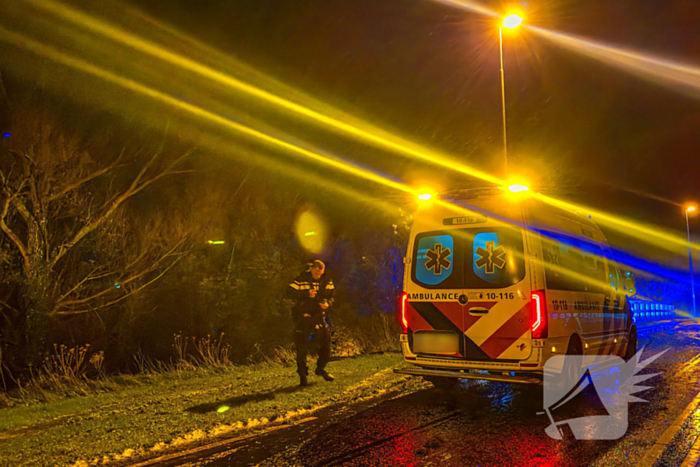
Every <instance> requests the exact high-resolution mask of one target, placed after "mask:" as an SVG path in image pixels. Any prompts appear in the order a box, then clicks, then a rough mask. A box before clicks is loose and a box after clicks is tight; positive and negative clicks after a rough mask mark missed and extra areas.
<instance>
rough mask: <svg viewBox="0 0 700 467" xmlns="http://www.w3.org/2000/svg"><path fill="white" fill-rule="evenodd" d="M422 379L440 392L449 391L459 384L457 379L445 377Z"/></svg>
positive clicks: (426, 377)
mask: <svg viewBox="0 0 700 467" xmlns="http://www.w3.org/2000/svg"><path fill="white" fill-rule="evenodd" d="M423 379H425V380H426V381H429V382H430V383H431V384H432V385H433V386H435V387H436V388H437V389H439V390H440V391H450V390H452V388H454V387H455V386H457V383H459V379H457V378H447V377H445V376H424V377H423Z"/></svg>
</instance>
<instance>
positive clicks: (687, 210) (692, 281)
mask: <svg viewBox="0 0 700 467" xmlns="http://www.w3.org/2000/svg"><path fill="white" fill-rule="evenodd" d="M695 209H696V208H695V206H688V207H687V208H685V230H686V232H687V233H688V260H689V262H690V290H691V292H692V293H693V318H697V316H698V315H697V311H696V309H695V278H694V277H693V247H692V244H691V243H690V222H689V221H688V213H691V212H695Z"/></svg>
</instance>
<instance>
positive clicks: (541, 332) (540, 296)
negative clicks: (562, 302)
mask: <svg viewBox="0 0 700 467" xmlns="http://www.w3.org/2000/svg"><path fill="white" fill-rule="evenodd" d="M530 306H531V307H532V308H531V309H532V313H531V316H532V338H533V339H544V338H545V337H547V304H546V301H545V297H544V291H543V290H536V291H534V292H532V300H531V301H530Z"/></svg>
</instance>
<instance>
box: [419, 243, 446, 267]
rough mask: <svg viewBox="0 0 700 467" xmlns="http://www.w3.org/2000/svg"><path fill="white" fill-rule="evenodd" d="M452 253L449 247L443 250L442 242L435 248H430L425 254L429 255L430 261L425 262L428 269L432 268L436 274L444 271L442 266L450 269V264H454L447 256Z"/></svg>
mask: <svg viewBox="0 0 700 467" xmlns="http://www.w3.org/2000/svg"><path fill="white" fill-rule="evenodd" d="M451 254H452V252H451V251H450V249H449V248H445V249H444V250H443V249H442V244H441V243H436V244H435V248H434V249H432V250H428V251H427V252H426V253H425V256H427V257H428V261H426V263H425V268H426V269H428V270H430V269H432V270H433V273H434V274H440V273H442V268H445V269H448V268H449V267H450V264H452V262H451V261H450V260H448V259H447V257H448V256H450V255H451Z"/></svg>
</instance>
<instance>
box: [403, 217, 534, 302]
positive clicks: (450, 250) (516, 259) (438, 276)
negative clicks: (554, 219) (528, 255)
mask: <svg viewBox="0 0 700 467" xmlns="http://www.w3.org/2000/svg"><path fill="white" fill-rule="evenodd" d="M413 258H414V261H412V268H411V277H412V279H413V281H414V282H415V283H417V284H419V285H421V286H423V287H425V288H428V289H493V288H503V287H508V286H510V285H513V284H517V283H518V282H520V281H521V280H523V278H524V277H525V263H524V261H523V237H522V233H521V231H520V230H519V229H517V228H515V227H491V228H488V227H482V228H468V229H455V230H446V231H435V232H426V233H422V234H419V235H417V236H416V239H415V242H414V251H413Z"/></svg>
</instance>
